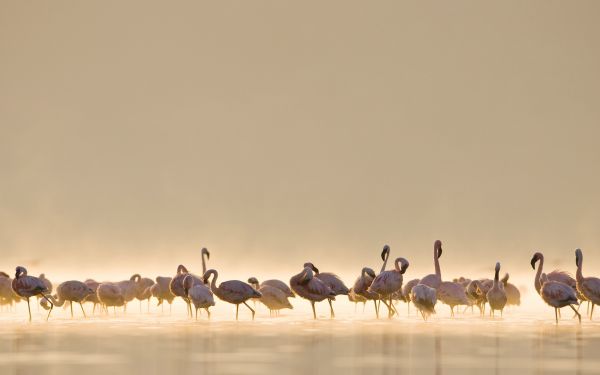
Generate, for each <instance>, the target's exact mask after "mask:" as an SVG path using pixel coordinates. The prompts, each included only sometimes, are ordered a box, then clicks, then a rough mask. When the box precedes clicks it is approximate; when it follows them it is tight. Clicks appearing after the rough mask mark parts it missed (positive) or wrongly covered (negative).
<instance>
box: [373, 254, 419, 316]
mask: <svg viewBox="0 0 600 375" xmlns="http://www.w3.org/2000/svg"><path fill="white" fill-rule="evenodd" d="M400 263H402V266H400V265H399V264H400ZM408 266H409V263H408V261H407V260H406V259H404V258H396V261H395V262H394V268H395V269H393V270H391V271H383V272H381V273H380V274H379V275H377V277H375V279H374V280H373V282H372V283H371V286H369V288H368V289H367V290H368V291H369V292H371V293H377V294H378V295H379V298H380V299H381V300H382V301H383V303H384V304H385V305H386V307H387V308H388V318H391V317H392V316H393V315H394V311H395V309H394V305H393V304H392V294H394V293H395V292H397V291H399V290H401V289H402V275H403V274H404V273H405V272H406V269H407V268H408ZM386 300H389V305H388V302H387V301H386Z"/></svg>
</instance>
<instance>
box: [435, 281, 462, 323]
mask: <svg viewBox="0 0 600 375" xmlns="http://www.w3.org/2000/svg"><path fill="white" fill-rule="evenodd" d="M437 299H438V300H440V301H441V302H442V303H444V304H446V305H448V306H450V314H451V316H454V307H455V306H458V305H470V301H469V299H468V298H467V294H466V293H465V288H464V287H463V286H462V285H461V284H459V283H455V282H451V281H443V282H442V283H441V284H440V285H439V286H438V288H437Z"/></svg>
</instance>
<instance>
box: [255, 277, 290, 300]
mask: <svg viewBox="0 0 600 375" xmlns="http://www.w3.org/2000/svg"><path fill="white" fill-rule="evenodd" d="M250 280H252V281H250ZM248 284H250V285H255V286H256V288H255V289H256V290H258V289H260V288H261V287H262V286H265V285H269V286H272V287H273V288H277V289H279V290H281V291H282V292H283V293H284V294H285V295H286V297H290V298H294V297H296V296H295V295H294V292H292V289H290V287H289V286H288V285H287V284H286V283H285V282H283V281H281V280H277V279H269V280H264V281H262V282H259V281H258V279H257V278H256V277H251V278H249V279H248Z"/></svg>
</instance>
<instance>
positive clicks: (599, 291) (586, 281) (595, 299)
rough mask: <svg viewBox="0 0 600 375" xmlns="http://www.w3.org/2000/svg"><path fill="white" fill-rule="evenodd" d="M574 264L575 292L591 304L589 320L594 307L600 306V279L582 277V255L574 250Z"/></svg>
mask: <svg viewBox="0 0 600 375" xmlns="http://www.w3.org/2000/svg"><path fill="white" fill-rule="evenodd" d="M575 263H576V264H577V274H576V275H575V277H576V278H577V290H578V291H579V292H580V293H581V294H582V295H583V296H584V297H585V298H586V299H587V300H588V301H590V302H591V303H592V311H590V320H592V317H593V315H594V306H596V305H597V304H600V279H598V278H597V277H583V273H582V271H581V268H582V266H583V253H582V252H581V249H576V250H575Z"/></svg>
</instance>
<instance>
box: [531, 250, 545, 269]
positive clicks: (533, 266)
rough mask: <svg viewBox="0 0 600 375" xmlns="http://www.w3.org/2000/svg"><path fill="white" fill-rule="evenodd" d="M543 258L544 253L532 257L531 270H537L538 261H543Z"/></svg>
mask: <svg viewBox="0 0 600 375" xmlns="http://www.w3.org/2000/svg"><path fill="white" fill-rule="evenodd" d="M542 257H543V255H542V253H535V254H533V257H531V268H533V269H535V264H536V263H537V261H538V260H540V259H542Z"/></svg>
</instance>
